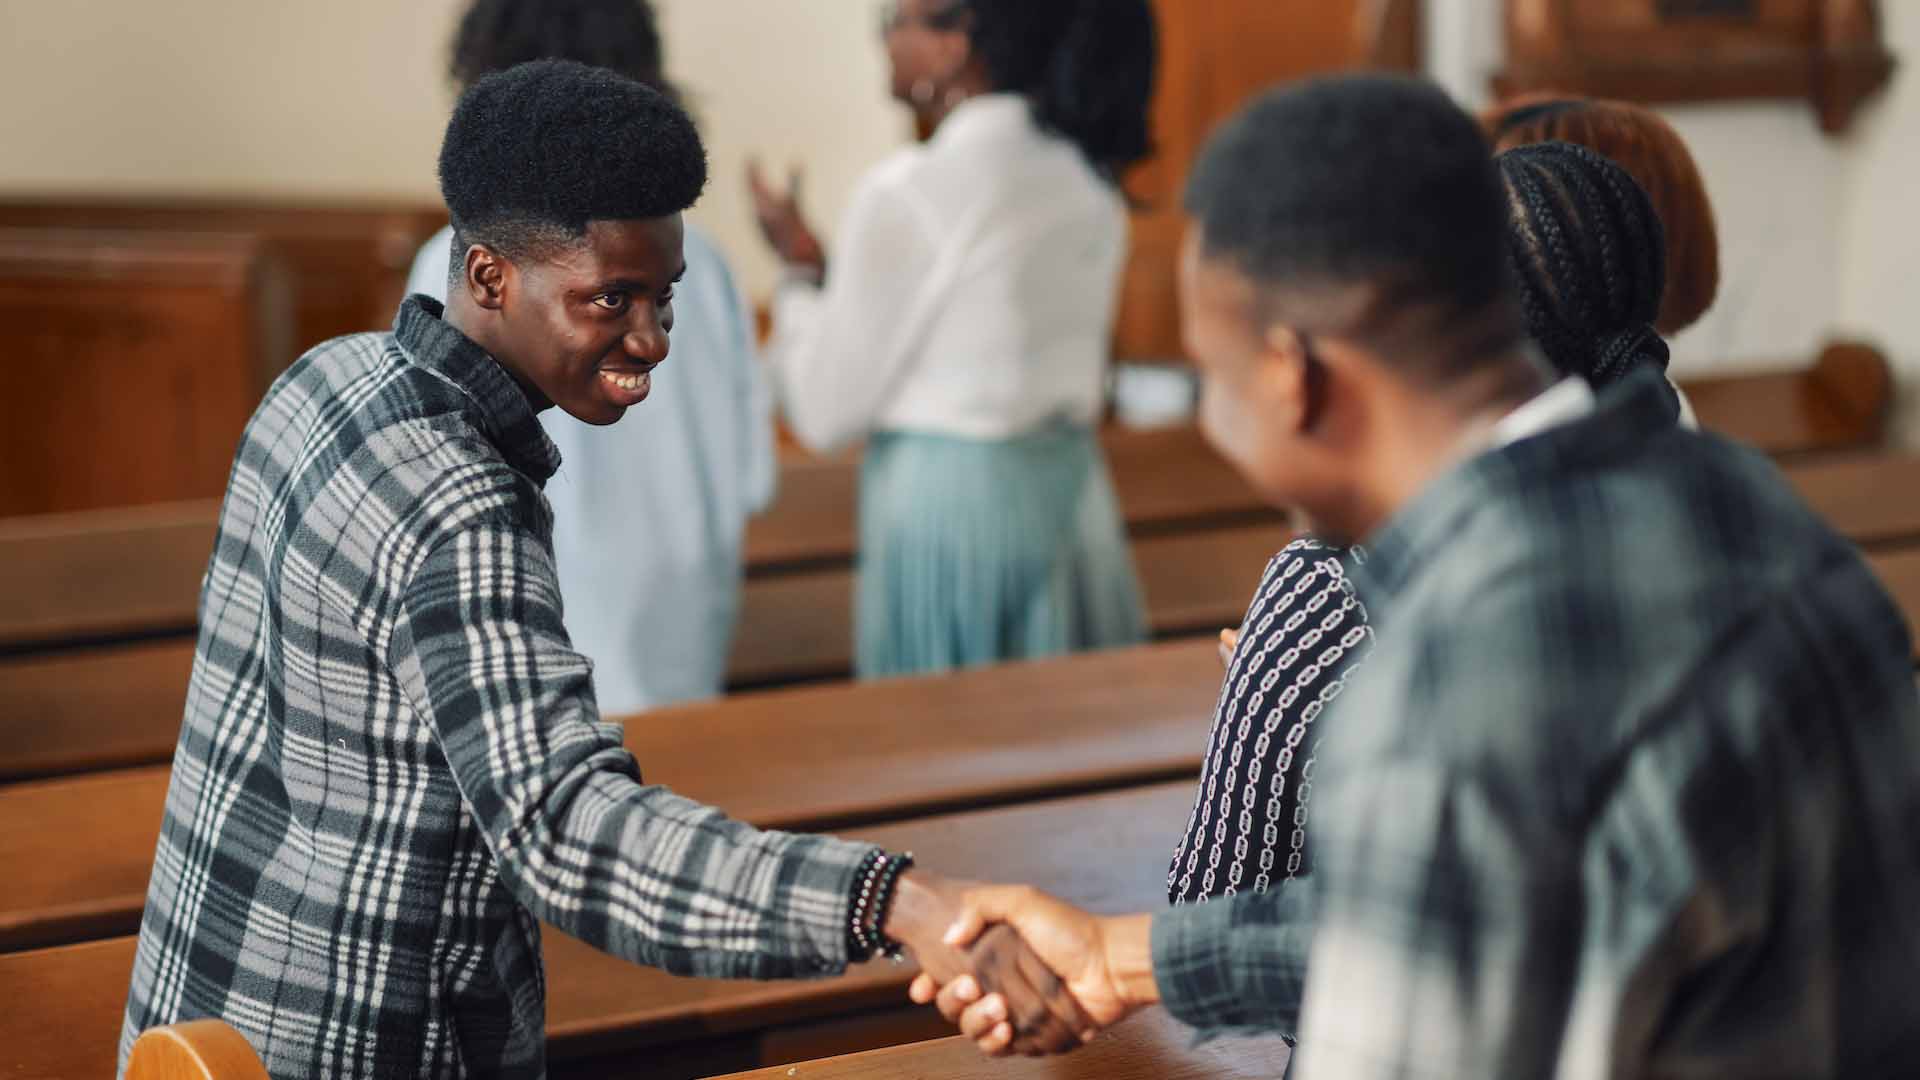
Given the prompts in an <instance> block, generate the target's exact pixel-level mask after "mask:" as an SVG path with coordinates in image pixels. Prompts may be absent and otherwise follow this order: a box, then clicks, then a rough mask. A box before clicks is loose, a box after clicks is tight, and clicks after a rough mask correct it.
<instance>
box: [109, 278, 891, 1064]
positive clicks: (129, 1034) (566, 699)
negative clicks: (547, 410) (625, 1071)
mask: <svg viewBox="0 0 1920 1080" xmlns="http://www.w3.org/2000/svg"><path fill="white" fill-rule="evenodd" d="M438 315H439V310H438V305H434V304H432V303H431V302H430V301H429V302H425V303H423V302H422V300H421V299H420V298H414V299H410V300H408V301H407V303H406V304H405V305H404V306H403V307H402V308H401V310H400V314H399V318H398V321H397V323H396V325H395V329H394V332H393V333H391V334H363V335H358V336H354V337H347V338H341V339H339V340H336V341H332V342H329V343H327V344H325V345H322V346H320V347H319V348H317V349H315V350H314V351H313V352H311V353H309V354H308V355H307V356H306V357H304V358H303V359H302V360H301V361H300V362H299V363H297V364H296V365H294V367H293V369H292V370H291V371H289V372H288V373H287V374H286V375H285V376H284V377H282V378H281V379H280V380H279V381H278V382H277V383H276V384H275V385H274V387H273V389H272V390H271V391H270V392H269V393H268V394H267V397H266V399H265V401H264V402H262V404H261V405H260V408H259V410H258V412H256V413H255V415H254V418H253V420H252V421H251V423H250V424H249V425H248V427H247V430H246V434H245V437H244V439H243V441H242V443H241V447H240V451H239V455H238V458H237V459H236V461H235V463H234V468H233V474H232V478H231V480H230V482H229V485H228V489H227V496H226V503H225V506H224V508H223V510H222V513H221V523H220V531H219V534H218V538H217V540H216V541H215V549H214V553H213V559H212V563H211V565H210V567H209V568H208V571H207V577H206V581H205V583H204V586H203V588H202V593H201V600H200V619H201V630H200V642H199V649H198V653H197V655H196V657H195V660H194V667H193V677H192V683H191V686H190V688H189V691H188V699H187V708H186V718H185V722H184V723H183V725H182V727H181V732H180V743H179V747H178V749H177V750H176V752H175V755H174V764H173V780H172V785H171V787H170V789H169V791H168V794H167V802H166V812H165V818H164V820H163V823H162V826H161V833H160V842H159V848H158V850H157V852H156V853H155V858H154V870H153V878H152V884H151V885H150V887H149V890H148V895H147V907H146V913H145V916H144V918H143V920H142V924H141V929H140V943H139V949H138V953H137V957H136V960H135V966H134V974H133V985H132V992H131V993H130V995H129V997H128V1002H127V1019H126V1025H125V1030H124V1032H123V1035H122V1040H121V1057H122V1061H123V1062H124V1060H125V1055H126V1052H127V1049H128V1048H129V1047H130V1046H131V1042H132V1039H133V1037H134V1036H135V1034H136V1033H137V1032H138V1031H140V1030H141V1029H143V1028H146V1027H148V1026H151V1025H154V1024H160V1023H168V1022H172V1021H175V1020H180V1019H187V1018H192V1017H198V1016H218V1017H220V1018H222V1019H225V1020H227V1021H229V1022H230V1023H232V1024H233V1025H234V1026H236V1027H237V1028H239V1029H240V1031H241V1032H243V1033H244V1034H245V1035H246V1036H247V1038H248V1040H249V1041H250V1042H252V1044H253V1045H254V1047H255V1048H256V1049H257V1050H259V1051H260V1053H261V1056H262V1057H263V1058H264V1060H265V1061H266V1063H267V1066H268V1069H269V1070H270V1071H271V1072H272V1073H273V1074H274V1075H275V1076H277V1077H318V1076H376V1075H378V1076H427V1075H455V1074H467V1073H471V1074H480V1075H527V1076H531V1075H538V1074H540V1073H542V1072H543V1071H544V1068H545V1050H544V1047H545V1030H544V1029H545V985H544V976H543V972H542V968H541V961H540V936H539V925H538V921H537V920H545V921H547V922H549V923H552V924H553V925H554V926H557V927H559V928H561V929H563V930H565V931H566V932H568V933H570V934H573V935H576V936H578V937H580V938H581V939H583V940H585V941H587V942H589V943H591V944H593V945H596V946H598V947H600V948H603V949H606V950H607V951H609V952H612V953H614V954H617V955H619V956H623V957H626V958H629V959H632V960H634V961H637V962H640V963H645V964H653V965H658V966H661V967H664V968H667V969H669V970H672V971H675V972H681V973H687V974H698V975H707V976H734V977H743V976H751V977H776V976H800V975H819V974H825V973H831V972H836V971H839V970H841V969H842V968H843V967H844V965H845V963H846V961H847V959H848V957H847V948H848V946H847V931H846V923H847V919H848V913H849V906H850V904H851V897H852V895H853V892H854V888H855V884H854V881H853V877H854V873H855V868H856V865H857V864H858V863H859V861H860V860H861V859H862V858H863V857H864V856H865V855H866V854H867V852H868V851H870V850H871V849H870V848H867V847H864V846H860V845H854V844H847V843H842V842H840V841H836V840H832V839H826V838H819V837H800V836H790V835H785V834H779V833H767V832H759V831H756V830H754V829H751V828H748V827H746V826H744V825H741V824H739V823H736V822H733V821H729V820H728V819H727V818H725V817H724V816H723V815H721V814H720V813H719V812H718V811H715V810H713V809H711V808H708V807H705V806H701V805H698V804H696V803H693V802H690V801H688V800H685V799H682V798H679V797H677V796H675V795H673V794H671V793H670V792H668V791H667V790H666V789H664V788H661V787H657V786H648V785H646V784H644V783H643V782H642V781H641V779H640V773H639V770H638V768H637V766H636V764H635V762H634V760H633V758H632V757H631V756H630V755H629V754H628V753H627V751H626V750H625V749H623V748H622V746H621V730H620V727H619V726H618V725H617V724H612V723H608V722H606V721H604V720H603V719H601V717H600V715H599V713H598V711H597V710H596V708H595V706H594V698H593V687H592V683H591V679H590V671H591V667H590V665H589V663H588V661H587V660H586V658H585V657H583V656H581V655H579V654H578V653H576V652H575V651H574V650H573V649H572V648H571V647H570V645H569V643H568V640H567V634H566V630H565V629H564V628H563V627H562V625H561V611H560V593H559V589H558V587H557V584H556V582H555V578H554V568H553V558H552V547H551V532H552V521H551V516H550V513H549V511H548V509H547V504H546V500H545V497H544V496H543V495H542V493H541V486H542V485H543V484H544V483H545V482H546V480H547V478H548V477H550V476H551V475H552V474H553V472H554V470H555V469H556V468H557V467H558V465H559V454H558V452H557V451H556V450H555V449H554V447H553V444H552V443H551V442H550V441H549V440H548V439H547V437H546V435H545V434H544V433H543V432H542V430H541V427H540V424H539V423H538V422H537V421H536V420H535V417H534V413H533V411H532V410H531V408H530V407H529V406H528V403H527V400H526V398H525V396H524V395H523V394H522V392H521V391H520V389H519V388H518V387H517V386H516V385H515V384H514V382H513V381H512V379H511V378H510V377H509V376H508V375H507V374H506V372H505V371H504V370H503V369H502V368H500V367H499V366H498V365H497V364H496V363H495V362H494V361H493V360H492V359H491V358H490V357H488V356H487V355H486V353H485V352H483V351H482V350H481V349H480V348H479V347H478V346H476V345H474V344H473V343H472V342H471V341H469V340H467V339H466V338H465V337H464V336H462V335H461V334H459V333H458V332H457V331H455V330H454V329H452V328H451V327H449V326H447V325H446V324H445V323H444V322H442V321H441V320H440V319H439V317H438ZM643 419H644V418H643V417H635V418H633V419H631V420H629V421H628V422H629V423H634V422H640V421H642V420H643ZM634 467H635V468H648V467H652V466H651V464H650V463H648V462H635V463H634ZM644 539H645V538H644V537H636V538H635V544H634V557H635V558H645V557H646V545H645V543H644Z"/></svg>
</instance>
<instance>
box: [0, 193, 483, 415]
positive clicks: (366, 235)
mask: <svg viewBox="0 0 1920 1080" xmlns="http://www.w3.org/2000/svg"><path fill="white" fill-rule="evenodd" d="M446 223H447V212H446V211H445V210H444V209H442V208H441V207H439V206H437V205H434V204H432V203H414V202H404V203H373V202H368V203H358V204H350V203H304V204H303V203H287V202H263V201H258V200H244V199H164V198H163V199H151V198H144V199H127V198H124V197H114V198H99V199H78V200H76V199H72V198H60V199H49V198H24V197H9V198H5V199H0V227H5V226H30V227H40V228H48V227H58V228H69V229H110V230H117V231H139V232H148V231H156V230H157V231H167V232H175V231H186V232H223V233H246V234H249V235H252V236H255V237H257V238H258V240H259V243H260V244H261V245H262V246H263V247H264V248H265V249H266V250H267V251H269V252H271V253H272V254H273V255H274V256H275V257H276V259H277V260H278V261H279V262H280V264H281V265H283V266H284V267H285V268H286V270H287V276H288V286H289V292H290V294H291V297H292V308H291V311H290V312H289V315H290V317H291V319H292V323H291V327H290V331H291V332H290V336H289V338H288V340H287V342H286V348H285V349H284V350H283V351H282V352H280V353H279V354H277V355H276V359H275V363H276V364H277V365H278V366H279V367H285V366H286V365H287V364H289V363H291V362H292V361H293V359H294V357H296V356H298V355H299V354H300V353H302V352H305V351H306V350H308V349H310V348H312V347H313V346H315V345H317V344H319V343H320V342H322V341H325V340H327V339H328V338H334V337H339V336H340V335H342V334H354V333H359V332H360V331H363V330H386V329H389V328H390V327H392V326H393V314H394V310H395V309H396V308H397V307H398V306H399V304H400V297H401V294H402V293H403V292H404V291H405V287H406V281H407V272H408V271H409V270H410V269H412V266H413V256H414V253H415V252H416V251H418V250H419V247H420V245H421V244H422V243H424V242H426V239H427V238H428V237H429V236H432V235H433V233H434V232H435V231H436V230H438V229H439V228H440V227H441V226H443V225H445V224H446ZM250 404H251V403H250Z"/></svg>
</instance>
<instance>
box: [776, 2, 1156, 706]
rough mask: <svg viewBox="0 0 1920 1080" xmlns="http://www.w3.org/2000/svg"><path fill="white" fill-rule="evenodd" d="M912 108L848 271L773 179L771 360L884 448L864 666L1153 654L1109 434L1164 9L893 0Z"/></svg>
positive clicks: (781, 382) (860, 213) (787, 388)
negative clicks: (1133, 197) (1108, 406)
mask: <svg viewBox="0 0 1920 1080" xmlns="http://www.w3.org/2000/svg"><path fill="white" fill-rule="evenodd" d="M883 34H884V38H885V42H886V48H887V56H888V59H889V61H890V63H891V66H892V72H893V93H894V95H895V96H896V97H897V98H898V99H900V100H901V101H902V102H904V103H906V104H907V105H908V106H909V107H911V108H912V109H913V111H914V115H915V118H916V120H917V121H918V122H919V123H920V125H921V127H922V128H923V129H925V130H930V131H932V133H933V134H932V137H931V138H930V139H929V140H928V141H927V142H926V143H925V144H924V145H920V146H914V147H910V148H907V149H904V150H901V151H899V152H898V153H896V154H894V155H893V156H891V157H889V158H888V159H887V160H885V161H883V162H882V163H881V164H880V165H878V166H877V167H875V168H874V169H873V170H871V171H870V172H869V173H868V174H867V175H866V176H865V177H864V178H863V179H862V181H861V182H860V184H859V186H858V188H857V189H856V190H855V191H854V194H853V196H852V200H851V202H850V204H849V206H848V208H847V211H846V214H845V217H844V219H843V222H842V224H841V228H840V230H839V236H838V239H837V242H836V243H835V245H834V258H833V261H832V263H831V264H830V265H829V263H828V262H827V259H826V255H825V252H824V248H823V247H822V245H821V244H820V242H819V241H818V239H817V238H816V237H815V236H814V233H813V230H812V229H811V228H810V227H809V226H808V225H807V223H806V221H805V219H804V217H803V216H802V215H801V213H800V211H799V208H798V206H797V200H796V198H795V195H794V192H793V191H792V190H791V189H789V190H787V191H775V190H773V189H771V188H770V187H768V185H767V184H766V183H765V182H764V181H763V180H762V179H761V178H760V177H759V175H758V173H757V172H755V173H754V174H753V175H752V177H751V180H752V184H753V188H754V191H755V201H756V208H757V212H758V214H759V217H760V220H761V224H762V226H763V228H764V230H765V232H766V234H767V238H768V240H769V242H770V243H771V244H772V245H773V247H774V248H775V250H776V251H777V252H778V253H779V255H780V257H781V259H782V261H783V262H784V263H785V264H786V272H785V274H784V277H783V280H782V283H781V285H780V288H779V291H778V293H777V294H776V296H775V299H774V303H773V312H772V314H773V331H772V336H771V337H770V338H769V339H768V342H767V355H768V359H769V362H770V363H771V366H772V370H773V372H774V374H775V383H776V387H777V390H778V396H779V400H780V404H781V407H782V409H783V410H784V413H785V416H786V419H787V422H788V423H789V425H790V426H791V427H792V429H793V431H794V433H795V435H796V436H798V438H799V440H800V441H801V442H802V443H804V444H805V445H807V446H808V447H810V448H812V449H814V450H817V451H831V450H835V449H838V448H841V447H845V446H848V445H850V444H852V443H855V442H857V441H860V440H863V439H864V440H865V449H864V452H863V456H862V462H861V475H860V560H859V567H858V576H857V581H856V587H855V592H856V601H855V617H854V623H855V649H854V667H855V670H856V672H857V673H858V674H860V675H862V676H868V677H871V676H883V675H898V674H907V673H913V672H924V671H938V670H945V669H950V668H960V667H971V666H975V665H980V664H989V663H994V662H997V661H1001V660H1009V659H1019V658H1031V657H1042V656H1052V655H1057V654H1061V653H1066V652H1074V651H1080V650H1085V649H1094V648H1104V647H1111V646H1118V645H1128V644H1134V643H1137V642H1140V641H1143V640H1145V637H1146V618H1145V613H1144V609H1143V606H1142V604H1141V600H1140V589H1139V584H1138V581H1137V578H1136V575H1135V572H1134V566H1133V559H1132V554H1131V551H1130V549H1129V547H1128V544H1127V537H1126V532H1125V529H1124V527H1123V523H1122V521H1121V517H1120V510H1119V507H1118V503H1117V499H1116V497H1115V495H1114V492H1113V485H1112V481H1111V479H1110V477H1109V476H1108V473H1107V464H1106V458H1105V454H1104V453H1103V451H1102V449H1101V446H1100V440H1099V437H1098V433H1097V431H1096V430H1095V428H1096V425H1097V423H1098V421H1099V418H1100V416H1101V412H1102V409H1103V402H1104V396H1105V373H1106V367H1107V361H1108V358H1109V356H1110V354H1111V352H1112V329H1113V321H1114V313H1115V307H1116V303H1117V297H1118V293H1119V286H1120V273H1121V269H1122V264H1123V262H1124V260H1125V257H1126V247H1127V244H1126V230H1127V217H1126V200H1125V196H1124V195H1123V194H1122V192H1121V191H1120V188H1119V177H1120V174H1121V173H1122V172H1123V171H1124V170H1126V169H1127V168H1128V167H1129V166H1130V165H1132V164H1133V163H1134V162H1136V161H1138V160H1140V159H1141V158H1143V157H1145V156H1146V154H1147V152H1148V136H1147V108H1148V102H1149V98H1150V97H1151V93H1152V88H1153V78H1154V70H1155V65H1156V51H1155V36H1154V35H1155V27H1154V18H1153V12H1152V8H1151V6H1150V5H1149V4H1148V2H1147V0H898V2H897V3H894V4H891V5H889V7H888V9H887V14H886V18H885V20H884V23H883Z"/></svg>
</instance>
